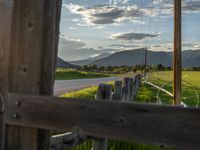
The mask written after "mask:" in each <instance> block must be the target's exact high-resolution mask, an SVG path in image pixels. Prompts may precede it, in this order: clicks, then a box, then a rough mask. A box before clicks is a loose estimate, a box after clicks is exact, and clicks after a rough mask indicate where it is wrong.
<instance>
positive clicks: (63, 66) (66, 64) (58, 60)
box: [57, 57, 81, 69]
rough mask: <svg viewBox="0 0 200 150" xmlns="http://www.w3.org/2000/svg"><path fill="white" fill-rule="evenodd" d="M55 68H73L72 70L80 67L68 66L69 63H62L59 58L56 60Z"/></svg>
mask: <svg viewBox="0 0 200 150" xmlns="http://www.w3.org/2000/svg"><path fill="white" fill-rule="evenodd" d="M57 67H58V68H74V69H80V68H81V67H80V66H78V65H74V64H70V63H69V62H66V61H64V60H63V59H61V58H60V57H58V59H57Z"/></svg>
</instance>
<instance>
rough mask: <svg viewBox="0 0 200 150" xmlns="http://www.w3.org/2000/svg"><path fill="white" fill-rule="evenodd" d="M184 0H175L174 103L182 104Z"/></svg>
mask: <svg viewBox="0 0 200 150" xmlns="http://www.w3.org/2000/svg"><path fill="white" fill-rule="evenodd" d="M181 1H182V0H174V62H173V63H174V64H173V69H174V86H173V94H174V105H179V106H180V105H181V84H182V83H181V82H182V73H181V71H182V62H181V46H182V41H181V39H182V38H181V26H182V23H181V22H182V18H181V16H182V14H181V13H182V8H181V7H182V5H181V3H182V2H181Z"/></svg>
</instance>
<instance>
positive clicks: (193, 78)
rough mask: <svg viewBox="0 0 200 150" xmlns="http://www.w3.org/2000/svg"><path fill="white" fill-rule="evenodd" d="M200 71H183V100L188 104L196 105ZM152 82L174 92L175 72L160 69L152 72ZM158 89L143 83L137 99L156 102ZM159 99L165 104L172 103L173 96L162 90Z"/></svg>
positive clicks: (199, 92) (199, 87)
mask: <svg viewBox="0 0 200 150" xmlns="http://www.w3.org/2000/svg"><path fill="white" fill-rule="evenodd" d="M199 77H200V72H195V71H194V72H192V71H183V73H182V80H183V82H182V101H183V102H185V103H186V104H187V105H188V106H196V105H197V103H198V101H199V99H198V96H197V95H198V94H199V95H200V78H199ZM149 81H150V82H152V83H154V84H156V85H158V86H160V87H161V86H163V85H164V84H166V83H167V84H166V85H165V86H163V88H164V89H166V90H168V91H169V92H171V93H172V92H173V87H172V83H173V72H171V71H160V72H154V73H152V75H151V77H150V79H149ZM157 93H158V90H157V89H155V88H152V87H150V86H147V85H143V86H142V87H141V89H140V90H139V94H138V96H137V100H138V101H141V102H155V101H157ZM158 97H159V99H160V100H161V101H162V102H163V103H165V104H172V98H171V97H170V96H168V95H167V94H165V93H163V92H160V94H159V96H158Z"/></svg>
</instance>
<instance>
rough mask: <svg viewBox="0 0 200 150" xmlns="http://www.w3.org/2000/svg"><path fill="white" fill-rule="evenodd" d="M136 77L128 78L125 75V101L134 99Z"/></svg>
mask: <svg viewBox="0 0 200 150" xmlns="http://www.w3.org/2000/svg"><path fill="white" fill-rule="evenodd" d="M134 89H135V88H134V79H133V78H128V77H125V78H124V90H123V92H124V93H123V100H124V101H132V100H133V97H134V94H133V90H134Z"/></svg>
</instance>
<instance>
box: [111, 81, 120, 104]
mask: <svg viewBox="0 0 200 150" xmlns="http://www.w3.org/2000/svg"><path fill="white" fill-rule="evenodd" d="M114 86H115V87H114V96H113V100H119V101H120V100H122V81H115V85H114Z"/></svg>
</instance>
